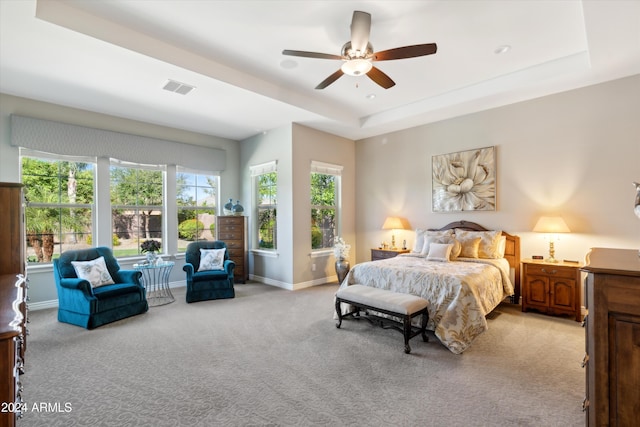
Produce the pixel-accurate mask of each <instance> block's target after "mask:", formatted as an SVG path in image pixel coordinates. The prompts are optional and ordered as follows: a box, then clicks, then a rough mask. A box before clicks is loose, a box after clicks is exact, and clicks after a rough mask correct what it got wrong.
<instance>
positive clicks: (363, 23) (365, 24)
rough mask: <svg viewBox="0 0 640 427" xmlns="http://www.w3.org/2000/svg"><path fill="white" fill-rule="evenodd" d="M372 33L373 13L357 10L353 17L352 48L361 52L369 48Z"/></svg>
mask: <svg viewBox="0 0 640 427" xmlns="http://www.w3.org/2000/svg"><path fill="white" fill-rule="evenodd" d="M370 33H371V15H370V14H368V13H367V12H361V11H359V10H356V11H354V12H353V18H351V48H352V49H353V50H358V51H360V52H365V51H366V50H367V44H368V43H369V34H370Z"/></svg>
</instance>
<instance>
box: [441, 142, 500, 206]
mask: <svg viewBox="0 0 640 427" xmlns="http://www.w3.org/2000/svg"><path fill="white" fill-rule="evenodd" d="M431 171H432V187H431V193H432V197H431V208H432V211H433V212H459V211H495V210H496V157H495V147H485V148H478V149H475V150H468V151H459V152H457V153H449V154H440V155H437V156H433V157H432V158H431Z"/></svg>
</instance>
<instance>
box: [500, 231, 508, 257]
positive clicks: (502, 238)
mask: <svg viewBox="0 0 640 427" xmlns="http://www.w3.org/2000/svg"><path fill="white" fill-rule="evenodd" d="M506 250H507V236H500V241H499V243H498V258H504V253H505V251H506Z"/></svg>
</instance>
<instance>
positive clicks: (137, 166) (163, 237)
mask: <svg viewBox="0 0 640 427" xmlns="http://www.w3.org/2000/svg"><path fill="white" fill-rule="evenodd" d="M114 167H117V168H127V169H133V170H136V171H154V172H160V174H161V182H162V190H161V194H160V200H161V204H160V205H154V204H139V203H137V198H136V203H135V204H133V205H130V204H114V203H113V198H112V196H113V193H112V191H113V187H112V184H113V175H112V168H114ZM108 172H109V208H110V213H111V215H110V218H111V220H110V223H111V234H112V236H116V235H117V234H118V232H117V231H116V229H115V228H116V227H115V224H114V210H116V209H124V210H126V209H129V210H133V211H135V212H136V213H135V214H134V215H135V216H139V215H140V213H139V211H140V210H142V209H151V210H154V211H155V210H158V211H160V229H159V230H147V231H148V232H149V233H152V232H155V233H157V232H159V233H160V237H154V236H150V237H149V238H147V237H143V236H141V234H140V225H138V227H137V229H136V230H133V231H134V233H135V234H134V235H135V236H136V237H134V238H132V239H131V240H134V241H136V253H135V254H133V253H132V254H124V255H122V254H118V252H119V251H118V250H117V249H116V247H114V246H116V245H115V242H114V240H115V238H114V237H112V243H111V248H112V251H113V253H114V256H115V257H116V258H127V257H137V256H142V255H144V253H143V252H142V250H141V248H140V245H141V243H142V242H144V241H145V240H159V241H160V243H161V248H160V253H161V254H167V253H168V252H167V250H168V248H167V232H166V228H167V227H166V224H167V206H166V193H167V185H166V175H167V169H166V165H149V164H141V163H134V162H125V161H121V160H117V159H113V158H112V159H109V171H108ZM138 182H139V181H138V180H137V179H136V183H138ZM136 194H138V193H136Z"/></svg>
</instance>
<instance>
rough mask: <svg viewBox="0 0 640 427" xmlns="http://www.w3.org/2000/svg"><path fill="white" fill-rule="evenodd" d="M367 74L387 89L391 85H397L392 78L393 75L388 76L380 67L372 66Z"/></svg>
mask: <svg viewBox="0 0 640 427" xmlns="http://www.w3.org/2000/svg"><path fill="white" fill-rule="evenodd" d="M367 76H369V78H370V79H371V80H373V81H374V82H376V83H377V84H379V85H380V86H382V87H383V88H385V89H389V88H390V87H393V86H395V85H396V83H395V82H394V81H393V80H391V77H389V76H387V75H386V74H385V73H383V72H382V71H380V69H379V68H376V67H371V70H369V72H368V73H367Z"/></svg>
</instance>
